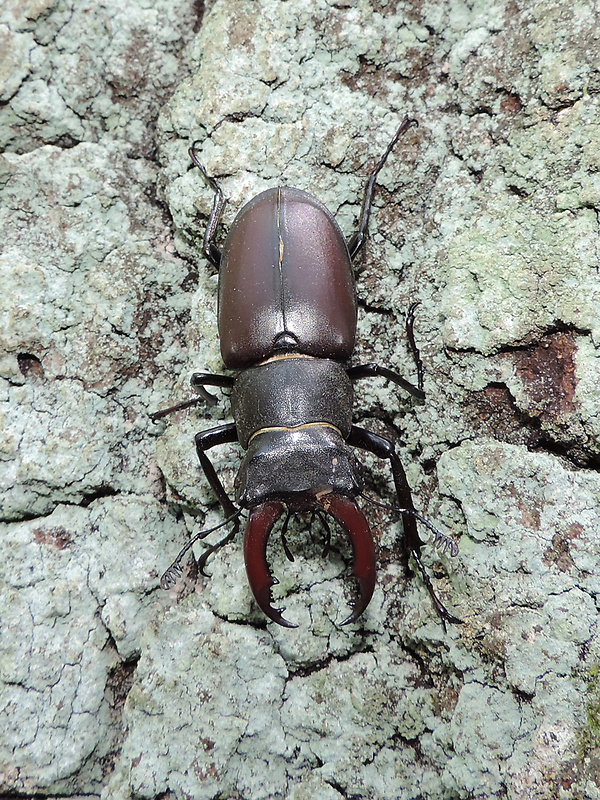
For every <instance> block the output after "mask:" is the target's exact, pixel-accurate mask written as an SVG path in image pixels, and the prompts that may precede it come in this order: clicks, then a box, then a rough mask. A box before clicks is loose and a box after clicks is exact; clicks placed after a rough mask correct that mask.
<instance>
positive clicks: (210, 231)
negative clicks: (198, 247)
mask: <svg viewBox="0 0 600 800" xmlns="http://www.w3.org/2000/svg"><path fill="white" fill-rule="evenodd" d="M197 144H199V142H194V143H193V144H192V146H191V147H190V149H189V150H188V153H189V155H190V158H191V159H192V161H193V162H194V164H195V166H196V167H198V169H199V170H200V173H201V175H202V177H203V178H204V180H205V181H206V182H207V183H208V185H209V186H210V188H211V189H212V190H213V192H214V193H215V197H214V200H213V207H212V211H211V212H210V217H209V218H208V224H207V226H206V230H205V232H204V255H205V256H206V258H207V259H208V260H209V261H210V263H211V264H212V265H213V266H214V267H216V268H217V269H219V265H220V263H221V251H220V250H219V248H218V247H217V246H216V244H215V236H216V233H217V228H218V227H219V222H220V221H221V215H222V214H223V209H224V208H225V203H226V202H227V200H225V198H224V196H223V190H222V189H221V187H220V186H219V184H218V183H217V181H216V180H215V179H214V178H213V177H211V176H210V175H209V174H208V173H207V171H206V169H205V168H204V165H203V164H202V163H201V162H200V161H199V159H198V156H197V155H196V145H197Z"/></svg>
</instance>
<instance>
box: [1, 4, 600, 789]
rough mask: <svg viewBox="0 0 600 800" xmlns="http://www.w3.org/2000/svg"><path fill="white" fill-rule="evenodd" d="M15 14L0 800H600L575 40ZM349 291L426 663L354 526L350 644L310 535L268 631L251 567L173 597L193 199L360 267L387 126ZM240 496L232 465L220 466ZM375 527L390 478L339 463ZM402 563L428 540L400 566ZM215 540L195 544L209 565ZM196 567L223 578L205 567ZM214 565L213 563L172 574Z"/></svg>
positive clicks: (195, 8) (394, 587) (225, 553)
mask: <svg viewBox="0 0 600 800" xmlns="http://www.w3.org/2000/svg"><path fill="white" fill-rule="evenodd" d="M201 5H202V4H198V3H196V2H193V0H168V2H167V0H152V2H150V3H145V4H143V3H139V2H137V0H132V2H130V3H128V4H127V7H126V8H123V7H122V4H118V3H115V2H114V0H103V2H100V1H99V0H92V1H91V2H84V3H76V2H75V1H74V0H64V2H63V1H62V0H9V2H5V3H4V4H3V7H2V10H1V11H0V42H1V43H2V46H1V47H0V52H1V55H0V98H1V100H2V103H1V105H0V145H1V146H2V147H3V148H4V154H3V156H2V158H1V160H0V194H1V203H0V218H1V220H2V230H3V237H2V252H1V254H0V274H1V285H2V286H3V287H4V292H3V296H2V298H0V309H1V317H0V318H1V320H2V325H1V327H0V452H1V462H2V470H1V479H2V492H1V494H0V508H1V510H2V517H1V519H2V522H1V524H0V528H1V535H0V548H1V553H0V607H1V608H2V614H1V619H0V731H1V733H0V793H7V795H8V794H10V796H14V795H15V793H19V794H20V795H22V796H29V795H44V796H49V797H53V796H61V797H65V796H68V797H73V798H77V797H80V796H86V797H90V796H92V797H93V796H95V797H102V798H105V799H106V800H109V798H110V800H113V799H115V800H133V798H134V797H135V798H159V797H160V798H167V797H173V798H181V799H182V800H183V798H189V797H193V798H195V800H202V798H207V799H208V798H216V797H219V798H228V799H230V800H267V798H268V799H269V800H270V799H271V798H282V799H283V798H291V800H304V799H305V798H306V799H308V798H310V800H313V798H317V797H318V798H323V800H335V799H336V798H351V797H352V798H369V799H370V800H371V799H372V800H397V798H398V797H402V798H406V799H407V800H410V799H411V798H414V800H418V799H420V798H427V800H443V799H445V798H448V799H449V798H453V799H454V800H456V799H457V798H458V799H459V800H472V799H473V798H478V799H480V800H484V798H485V800H496V799H497V800H501V799H502V800H504V799H505V798H509V800H568V799H569V798H577V799H578V800H579V798H583V799H584V800H587V798H589V799H590V800H594V799H596V798H600V767H599V764H600V735H599V734H598V731H599V729H600V678H599V664H600V638H599V636H598V630H597V627H598V610H597V605H596V598H597V597H598V595H599V593H600V577H599V575H600V540H599V539H598V535H597V531H598V520H599V517H600V514H599V508H600V476H599V474H598V466H599V463H600V458H599V456H600V436H599V432H600V430H599V426H600V423H599V420H600V408H599V401H598V392H597V385H598V378H597V376H598V374H599V368H600V363H599V358H598V353H599V348H600V323H599V320H600V281H599V278H598V263H599V257H598V256H599V253H598V233H599V216H598V215H599V211H600V179H599V177H598V176H599V175H600V155H599V154H600V146H599V145H600V107H599V106H600V99H599V97H600V96H599V93H600V60H599V58H598V52H600V51H599V41H598V39H599V37H600V34H599V33H598V25H597V14H596V12H595V11H594V10H593V6H592V5H585V4H579V5H575V6H573V4H572V3H570V4H567V2H566V0H554V1H552V0H533V2H528V3H524V2H517V3H509V2H508V0H499V2H495V3H493V4H491V5H490V4H489V3H487V2H482V1H481V2H480V1H479V0H475V2H471V3H462V2H457V1H456V0H452V2H450V3H446V2H441V0H436V1H435V2H430V3H425V4H420V3H411V2H406V3H403V2H398V3H395V2H382V3H368V2H366V0H352V1H351V2H339V3H335V4H333V3H329V2H326V1H325V0H308V1H307V2H303V3H292V2H283V1H282V0H237V1H236V3H230V2H225V0H214V2H210V3H206V8H204V9H203V8H202V7H201ZM406 115H408V116H410V117H414V118H415V119H417V120H418V122H419V126H418V127H417V128H411V129H410V131H409V132H408V133H407V134H406V135H405V136H404V137H403V139H402V140H401V141H400V142H399V143H398V145H397V146H396V148H395V150H394V152H393V153H392V154H391V156H390V158H389V160H388V163H387V165H386V167H385V169H384V170H383V171H382V172H381V174H380V178H379V188H378V192H377V196H376V200H375V206H374V209H373V214H372V218H371V228H370V231H371V236H370V239H369V241H368V244H367V247H366V248H365V251H364V253H363V254H362V255H361V257H360V259H359V262H358V264H357V281H358V297H359V305H360V311H359V344H358V347H357V352H356V355H355V359H354V363H365V362H370V361H376V362H378V363H380V364H382V365H385V366H387V367H389V368H391V369H394V370H396V371H398V372H400V373H401V374H403V375H405V376H406V377H407V378H409V379H412V380H414V376H415V370H414V365H413V363H412V360H411V355H410V351H409V349H408V347H407V342H406V336H405V333H404V319H405V314H406V311H407V309H408V307H409V305H410V303H411V302H415V301H419V302H420V305H419V307H418V310H417V318H416V324H415V333H416V337H417V340H418V343H419V346H420V348H421V355H422V358H423V361H424V364H425V389H426V392H427V398H426V400H425V402H424V403H417V402H415V401H414V400H411V399H410V398H408V397H407V396H405V394H404V393H403V392H401V391H400V390H399V389H397V388H396V387H393V386H390V385H388V384H386V383H384V382H383V381H382V380H381V379H373V380H370V381H361V383H360V384H359V385H358V387H357V402H356V413H355V418H356V420H357V421H359V422H360V424H361V425H363V426H364V427H367V428H369V429H371V430H373V431H375V432H378V433H380V434H382V435H385V436H387V437H389V438H391V439H392V440H394V441H395V442H396V445H397V447H398V450H399V452H400V453H401V456H402V460H403V463H404V465H405V468H406V470H407V474H408V477H409V481H410V483H411V486H412V487H413V490H414V497H415V504H416V507H417V508H418V509H419V511H421V512H422V513H423V514H425V515H426V516H427V518H428V519H430V520H431V521H432V522H433V524H435V526H436V527H438V528H440V529H441V530H443V531H445V532H448V533H449V534H450V535H451V536H452V537H453V538H454V539H455V540H456V541H457V542H459V544H460V554H459V556H458V557H457V558H449V557H447V556H444V555H440V554H439V553H436V551H434V550H433V549H432V548H430V547H426V548H425V550H424V553H425V557H426V561H427V565H428V567H429V569H430V571H431V572H432V574H433V576H434V578H433V579H434V583H435V585H436V587H437V589H438V591H439V593H440V595H441V596H442V598H443V600H444V602H445V603H447V605H448V606H449V607H450V608H451V609H452V610H453V611H454V612H455V613H456V614H457V615H458V616H459V617H460V618H461V619H462V620H463V621H464V624H463V625H460V626H447V629H446V630H445V629H444V627H443V625H442V624H441V623H440V621H439V619H438V618H437V616H436V614H435V611H434V609H433V608H432V605H431V602H430V599H429V596H428V594H427V591H426V589H425V587H424V586H423V584H422V582H421V580H420V578H419V577H415V578H413V579H412V580H410V579H408V578H407V573H406V569H405V565H404V564H403V559H402V557H401V547H400V542H401V536H402V528H401V524H400V523H399V522H398V520H397V519H396V518H395V517H394V515H392V514H390V513H387V512H384V511H382V510H381V509H376V508H375V507H372V508H371V507H366V508H365V513H366V514H367V515H368V517H369V519H370V521H371V524H372V526H373V530H374V534H375V537H376V541H377V544H378V552H379V568H378V570H379V571H378V584H377V588H376V592H375V596H374V598H373V601H372V603H371V605H370V606H369V608H368V610H367V612H366V613H365V615H364V616H363V617H362V618H361V620H360V621H359V623H358V624H356V625H353V626H346V627H340V625H339V623H340V621H341V620H343V619H344V618H345V617H346V616H347V614H348V608H349V605H350V604H351V602H352V597H353V594H352V592H353V586H352V582H351V581H349V580H348V579H347V573H348V563H349V552H348V545H347V543H346V542H345V541H344V539H343V537H342V536H341V535H339V534H337V533H336V532H333V538H332V547H331V552H330V553H329V555H328V556H326V557H325V558H323V557H322V550H323V542H322V538H321V533H320V532H319V531H317V530H315V532H314V536H310V535H309V534H308V533H307V530H306V524H305V522H304V521H302V520H301V521H300V522H299V524H296V525H294V526H292V528H291V530H290V532H289V534H288V540H289V545H290V547H291V549H292V551H293V553H294V556H295V561H294V562H293V563H289V562H288V561H287V560H286V558H285V555H284V553H283V548H282V547H281V546H280V544H279V541H278V539H277V537H274V539H273V545H272V546H271V547H270V555H269V558H270V561H271V563H272V566H273V571H274V574H275V575H277V577H278V578H279V580H280V583H279V585H278V586H277V592H276V593H277V596H278V599H277V604H280V605H282V606H283V607H285V608H286V616H287V617H288V618H290V619H292V620H293V621H294V622H297V623H298V624H299V627H298V628H296V629H294V630H287V629H282V628H279V627H277V626H275V625H271V624H268V625H265V620H264V618H263V616H262V615H261V614H260V612H259V611H258V610H257V608H256V606H255V604H254V602H253V600H252V598H251V594H250V590H249V588H248V585H247V581H246V577H245V572H244V566H243V556H242V552H241V541H239V538H241V537H239V538H238V540H237V541H235V542H233V543H231V544H229V545H227V546H226V547H225V548H224V549H223V550H221V551H219V552H218V553H217V554H216V555H215V556H213V558H212V560H211V561H210V562H209V569H208V572H209V573H210V578H209V579H205V578H200V579H199V580H197V581H194V580H193V577H188V578H187V579H186V580H184V581H182V582H181V583H180V584H178V585H177V586H176V587H175V588H174V589H173V590H171V591H170V592H163V591H162V590H161V589H160V588H159V576H160V574H161V573H162V572H163V571H164V569H166V567H167V566H168V564H169V562H170V561H171V560H172V559H173V558H174V556H175V555H176V553H177V551H178V549H179V548H180V547H181V546H182V545H183V544H184V543H185V541H186V540H187V538H188V537H189V536H190V535H193V534H194V533H196V532H198V531H199V530H201V529H202V528H203V526H204V527H210V526H212V525H217V524H218V523H219V522H220V521H222V516H221V514H220V511H219V509H218V507H217V506H216V505H215V497H214V495H213V493H212V491H211V490H210V488H209V487H208V486H207V484H206V481H205V480H204V479H203V478H202V477H201V475H200V473H199V468H198V465H197V461H196V456H195V452H194V446H193V436H194V433H196V432H197V431H199V430H203V429H205V428H209V427H211V426H214V425H216V424H220V423H221V422H222V421H227V420H228V419H229V416H228V414H229V409H228V405H227V402H226V399H225V401H224V402H222V403H219V404H218V405H216V406H214V407H210V408H206V407H203V406H199V407H198V408H197V409H193V410H191V411H186V412H181V413H178V414H175V415H173V416H172V417H171V418H169V419H168V420H167V421H165V422H161V423H159V424H153V423H152V422H151V421H150V419H149V416H148V414H149V412H150V411H153V410H155V409H157V408H159V407H163V406H166V405H168V404H170V403H174V402H177V401H178V400H185V399H187V398H188V397H189V396H190V391H189V388H188V380H189V376H190V374H191V373H192V372H194V371H195V370H203V371H204V370H206V371H209V372H220V371H222V366H221V362H220V356H219V345H218V340H217V336H216V316H215V311H216V287H217V277H216V275H215V271H214V269H213V268H212V267H210V265H208V264H207V262H206V261H205V260H204V258H203V257H202V255H201V248H202V236H203V229H204V224H205V221H206V218H207V216H208V214H209V212H210V208H211V206H212V193H211V191H210V189H208V188H207V187H206V186H205V185H204V183H203V181H202V179H201V176H200V175H199V173H198V171H197V170H195V169H191V168H190V167H191V164H190V160H189V157H188V154H187V149H188V147H189V145H190V143H191V142H192V141H194V140H198V141H199V145H198V148H199V151H200V152H201V157H202V159H203V162H204V163H205V165H206V167H207V170H208V172H209V173H210V174H211V175H214V176H215V177H217V178H218V179H219V181H220V183H221V185H222V187H223V190H224V192H225V195H226V196H227V198H228V200H229V203H228V205H227V207H226V210H225V215H224V220H225V224H226V225H227V224H229V223H230V222H231V220H232V219H233V217H234V215H235V213H236V210H237V209H239V208H240V207H241V205H242V204H243V203H244V202H245V201H246V200H248V199H249V198H250V197H252V196H253V195H254V194H256V193H258V192H259V191H261V190H262V189H265V188H268V187H271V186H276V185H279V184H284V185H292V186H296V187H298V188H302V189H305V190H308V191H310V192H311V193H313V194H315V195H316V196H317V197H318V198H319V199H320V200H322V201H323V202H324V203H325V204H326V205H327V206H328V207H329V208H330V209H331V210H332V212H334V213H335V215H336V217H337V219H338V221H339V222H340V225H341V226H342V229H343V230H344V231H346V232H347V233H348V234H349V233H351V232H352V230H353V226H354V225H355V221H356V217H357V215H358V212H359V209H360V201H361V197H362V188H363V184H364V178H365V176H366V174H367V173H368V171H369V169H370V168H371V167H372V165H373V164H374V163H375V160H376V158H377V157H378V156H379V154H380V153H381V152H382V151H383V150H384V149H385V146H386V144H387V142H388V141H389V140H390V138H391V136H392V135H393V132H394V130H395V129H396V128H397V126H398V124H399V122H400V121H401V120H402V118H403V117H404V116H406ZM214 453H215V454H214V464H215V467H216V468H217V470H218V472H219V474H220V475H221V476H222V477H223V480H224V483H225V485H226V487H227V488H228V489H229V490H231V488H232V485H233V479H234V476H235V472H236V469H237V465H238V463H239V451H238V448H237V447H235V446H233V445H232V446H227V447H223V448H220V449H218V451H214ZM361 459H362V460H363V461H364V463H365V471H366V478H367V486H368V492H369V493H370V494H371V495H372V496H374V497H379V498H382V499H383V500H384V501H386V502H388V503H389V502H393V501H394V496H393V485H392V482H391V476H390V475H389V471H388V468H387V465H386V464H382V463H379V462H377V461H376V460H375V459H373V458H372V457H370V456H366V455H365V456H363V455H361ZM425 533H426V532H425V530H423V535H424V536H425ZM216 535H218V534H214V536H216ZM210 541H213V537H211V539H210ZM201 552H202V547H200V548H199V549H198V551H197V553H198V554H200V553H201Z"/></svg>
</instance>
